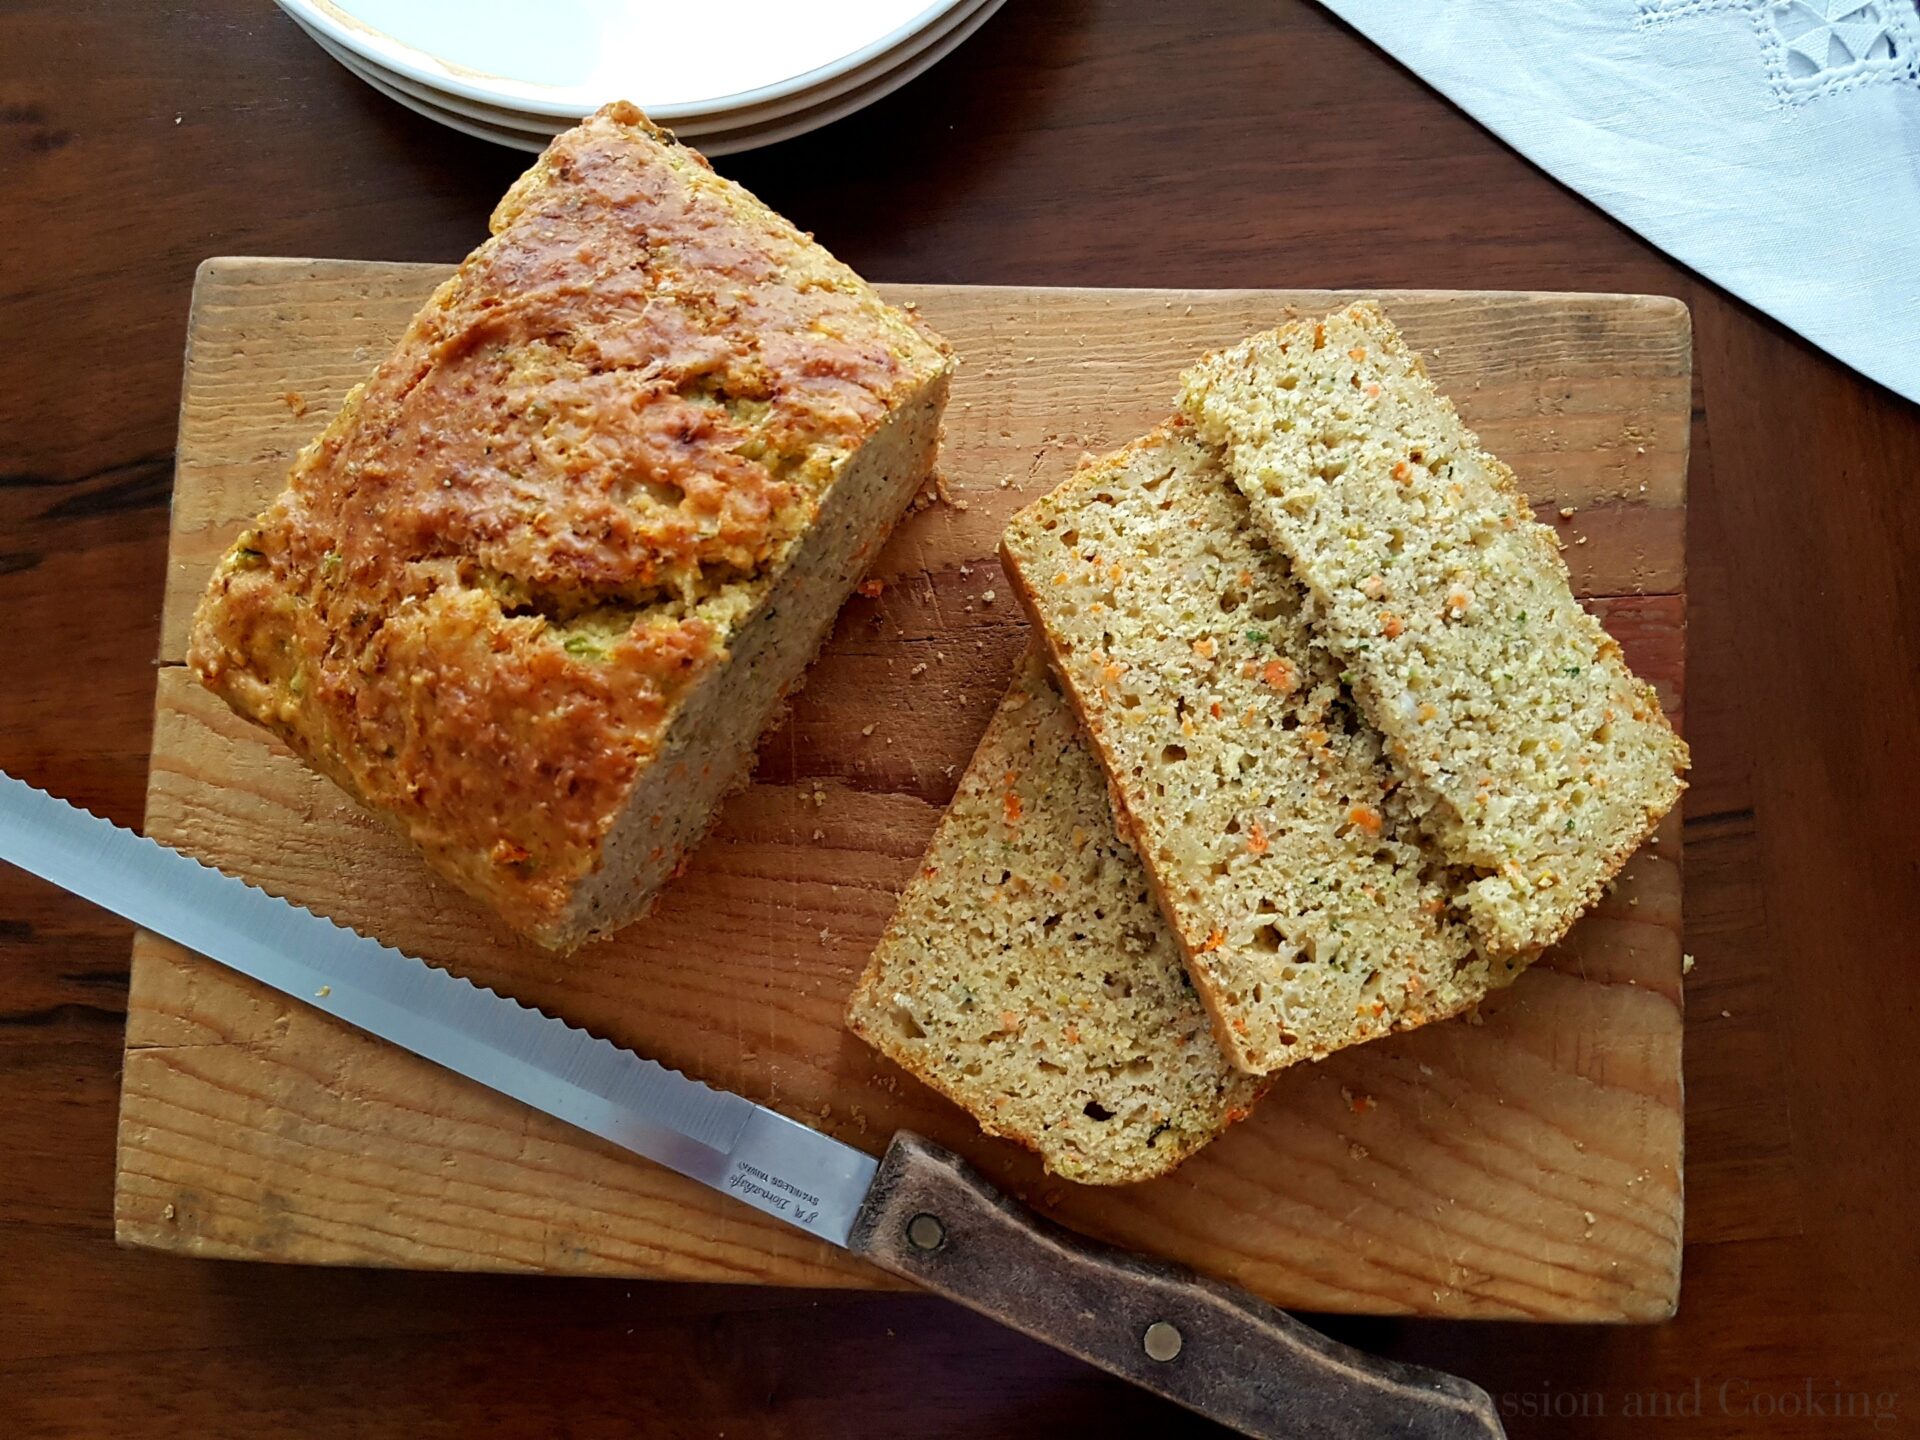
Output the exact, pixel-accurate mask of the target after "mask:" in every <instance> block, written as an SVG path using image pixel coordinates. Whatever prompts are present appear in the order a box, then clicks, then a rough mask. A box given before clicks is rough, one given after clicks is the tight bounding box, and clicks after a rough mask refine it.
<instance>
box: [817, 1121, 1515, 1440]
mask: <svg viewBox="0 0 1920 1440" xmlns="http://www.w3.org/2000/svg"><path fill="white" fill-rule="evenodd" d="M847 1244H848V1248H849V1249H851V1250H852V1251H853V1252H854V1253H855V1254H856V1255H864V1256H865V1257H866V1258H867V1259H869V1260H871V1261H872V1262H873V1263H874V1264H876V1265H878V1266H880V1267H881V1268H882V1269H884V1270H890V1271H892V1272H893V1273H894V1274H895V1275H899V1276H902V1277H904V1278H906V1279H908V1280H912V1281H914V1282H915V1283H916V1284H919V1285H922V1286H924V1287H925V1288H927V1289H928V1290H931V1291H933V1292H934V1293H936V1294H939V1295H944V1296H946V1297H947V1298H948V1299H949V1300H956V1301H958V1302H959V1303H960V1304H962V1305H965V1306H967V1307H969V1308H970V1309H974V1310H978V1311H979V1312H980V1313H981V1314H983V1315H988V1316H991V1317H992V1318H993V1319H995V1320H998V1321H1000V1322H1001V1323H1002V1324H1004V1325H1009V1326H1011V1327H1012V1328H1013V1329H1015V1330H1018V1331H1020V1332H1022V1333H1023V1334H1026V1335H1031V1336H1032V1337H1033V1338H1034V1339H1036V1340H1041V1341H1044V1342H1045V1343H1047V1344H1049V1345H1051V1346H1053V1347H1054V1348H1055V1349H1058V1350H1064V1351H1066V1352H1067V1353H1068V1354H1069V1355H1076V1356H1078V1357H1079V1358H1080V1359H1082V1360H1085V1361H1087V1362H1088V1363H1089V1364H1092V1365H1097V1366H1099V1367H1100V1368H1101V1369H1102V1370H1106V1371H1108V1372H1110V1373H1111V1374H1114V1375H1118V1376H1120V1377H1121V1378H1122V1379H1125V1380H1131V1381H1132V1382H1133V1383H1134V1384H1136V1385H1139V1386H1142V1387H1144V1388H1145V1389H1148V1390H1151V1391H1153V1392H1155V1393H1156V1394H1159V1395H1164V1396H1166V1397H1167V1398H1168V1399H1169V1400H1173V1401H1177V1402H1178V1403H1179V1404H1182V1405H1185V1406H1187V1407H1188V1408H1189V1409H1192V1410H1197V1411H1199V1412H1200V1413H1201V1414H1202V1415H1206V1416H1208V1417H1210V1418H1212V1419H1214V1420H1217V1421H1219V1422H1220V1423H1221V1424H1223V1425H1229V1426H1232V1427H1233V1428H1234V1429H1236V1430H1238V1431H1240V1432H1241V1433H1242V1434H1245V1435H1254V1436H1261V1437H1271V1440H1383V1437H1391V1436H1404V1437H1407V1440H1467V1437H1474V1440H1486V1437H1489V1436H1504V1435H1505V1434H1506V1431H1505V1430H1504V1429H1503V1428H1502V1426H1501V1424H1500V1421H1499V1419H1498V1418H1497V1416H1496V1415H1495V1413H1494V1407H1493V1401H1492V1399H1491V1397H1489V1396H1488V1395H1487V1393H1486V1391H1484V1390H1482V1389H1480V1387H1479V1386H1477V1385H1473V1384H1470V1383H1468V1382H1467V1381H1465V1380H1460V1379H1457V1378H1455V1377H1454V1376H1452V1375H1445V1374H1442V1373H1440V1372H1439V1371H1437V1370H1423V1369H1420V1368H1418V1367H1415V1366H1411V1365H1401V1364H1397V1363H1396V1362H1394V1361H1391V1360H1377V1359H1374V1358H1372V1357H1370V1356H1367V1355H1363V1354H1361V1353H1360V1352H1359V1351H1357V1350H1354V1349H1351V1348H1349V1347H1348V1346H1345V1345H1342V1344H1339V1343H1338V1342H1336V1341H1333V1340H1329V1339H1328V1338H1327V1337H1326V1336H1324V1335H1321V1334H1320V1333H1319V1332H1317V1331H1314V1330H1310V1329H1308V1328H1307V1327H1306V1326H1304V1325H1302V1324H1301V1323H1300V1322H1299V1321H1297V1320H1294V1319H1293V1318H1291V1317H1290V1316H1288V1315H1285V1314H1283V1313H1282V1312H1281V1311H1279V1310H1276V1309H1275V1308H1274V1307H1273V1306H1271V1305H1269V1304H1267V1303H1266V1302H1265V1301H1264V1300H1259V1299H1256V1298H1255V1297H1254V1296H1252V1295H1249V1294H1247V1293H1246V1292H1244V1291H1241V1290H1235V1289H1233V1288H1232V1287H1231V1286H1227V1285H1222V1284H1220V1283H1218V1282H1217V1281H1213V1280H1209V1279H1207V1278H1206V1277H1204V1276H1201V1275H1196V1274H1194V1273H1192V1272H1191V1271H1188V1270H1184V1269H1182V1268H1180V1267H1177V1266H1174V1265H1168V1264H1165V1263H1162V1262H1159V1261H1154V1260H1147V1259H1143V1258H1142V1257H1140V1256H1138V1255H1133V1254H1129V1253H1128V1252H1126V1251H1124V1250H1116V1249H1113V1248H1112V1247H1110V1246H1106V1245H1101V1244H1098V1243H1097V1242H1095V1241H1091V1240H1087V1239H1085V1238H1084V1237H1082V1236H1079V1235H1075V1234H1074V1233H1073V1232H1071V1231H1069V1230H1066V1229H1063V1228H1062V1227H1060V1226H1058V1225H1055V1224H1054V1223H1053V1222H1051V1221H1049V1220H1045V1219H1042V1218H1041V1217H1039V1216H1037V1215H1034V1214H1032V1213H1031V1212H1029V1211H1028V1210H1026V1209H1025V1208H1024V1207H1023V1206H1020V1205H1018V1204H1015V1203H1014V1202H1013V1201H1012V1200H1009V1199H1008V1198H1007V1197H1006V1196H1004V1195H1002V1194H1000V1192H999V1191H997V1190H995V1189H994V1188H993V1186H992V1185H990V1184H988V1183H987V1181H986V1179H985V1178H984V1177H983V1176H982V1175H980V1174H979V1173H978V1172H977V1171H975V1170H974V1169H973V1168H972V1167H971V1166H969V1165H968V1164H967V1163H966V1162H965V1161H963V1160H962V1159H960V1157H959V1156H957V1155H955V1154H953V1153H951V1152H950V1151H947V1150H943V1149H942V1148H940V1147H939V1146H938V1145H934V1144H931V1143H930V1142H928V1141H926V1140H923V1139H921V1138H920V1137H919V1136H917V1135H911V1134H908V1133H906V1132H904V1131H903V1132H901V1133H900V1134H899V1135H896V1136H895V1137H894V1141H893V1144H892V1145H891V1146H890V1147H888V1150H887V1153H886V1156H885V1157H884V1158H883V1159H882V1160H881V1162H880V1169H879V1171H878V1172H877V1173H876V1174H875V1176H874V1180H873V1188H872V1189H871V1190H870V1191H869V1192H868V1195H867V1201H866V1204H865V1205H864V1206H863V1207H862V1209H861V1211H860V1214H859V1217H858V1218H857V1219H856V1220H855V1221H854V1226H853V1234H852V1236H851V1237H850V1238H849V1240H848V1242H847Z"/></svg>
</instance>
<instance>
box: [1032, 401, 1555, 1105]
mask: <svg viewBox="0 0 1920 1440" xmlns="http://www.w3.org/2000/svg"><path fill="white" fill-rule="evenodd" d="M1001 552H1002V557H1003V559H1004V560H1005V562H1006V564H1007V567H1008V569H1009V571H1010V573H1012V574H1013V576H1014V577H1015V580H1016V583H1017V586H1018V588H1019V590H1020V591H1021V594H1022V598H1023V600H1024V601H1025V602H1026V604H1027V606H1028V608H1029V610H1030V611H1031V612H1032V614H1033V617H1034V619H1035V621H1036V623H1037V624H1038V626H1039V628H1040V630H1041V632H1042V634H1043V636H1044V637H1045V641H1046V644H1047V647H1048V650H1049V652H1050V654H1051V657H1052V659H1053V661H1054V664H1055V666H1056V667H1057V669H1058V670H1059V673H1060V676H1061V678H1062V680H1063V681H1064V683H1065V686H1066V689H1067V691H1068V693H1069V694H1070V695H1071V697H1072V699H1073V701H1074V703H1075V705H1076V706H1077V707H1078V709H1079V711H1080V713H1081V715H1082V716H1083V718H1084V719H1085V722H1086V727H1087V732H1088V735H1089V738H1090V740H1091V743H1092V745H1093V747H1094V749H1095V751H1096V753H1097V754H1098V755H1099V757H1100V760H1101V762H1102V764H1103V766H1104V768H1105V770H1106V773H1107V775H1108V777H1109V779H1110V781H1111V783H1112V788H1113V794H1114V797H1115V799H1114V808H1115V811H1116V813H1117V814H1118V815H1119V816H1120V817H1121V823H1122V825H1123V827H1130V828H1131V830H1132V831H1133V835H1134V841H1135V844H1136V846H1137V848H1138V850H1139V853H1140V856H1141V859H1142V861H1143V862H1144V864H1145V866H1146V869H1147V872H1148V874H1149V875H1150V876H1151V877H1152V880H1153V883H1154V886H1155V888H1156V890H1157V891H1158V898H1159V900H1160V902H1161V908H1162V910H1163V911H1164V912H1165V914H1166V916H1167V918H1168V920H1169V921H1170V922H1171V924H1172V926H1173V928H1174V930H1175V932H1176V934H1177V935H1178V936H1179V939H1180V942H1181V947H1182V950H1183V953H1184V954H1185V957H1186V961H1187V966H1188V969H1189V971H1190V973H1191V975H1192V978H1193V981H1194V985H1195V987H1196V988H1197V989H1198V990H1199V992H1200V994H1201V996H1202V997H1203V998H1204V999H1205V1001H1206V1003H1207V1006H1208V1008H1209V1010H1210V1011H1211V1012H1212V1014H1213V1018H1214V1023H1215V1029H1216V1033H1217V1034H1218V1036H1219V1038H1220V1041H1221V1043H1222V1045H1223V1046H1224V1047H1225V1048H1226V1049H1227V1051H1228V1053H1229V1054H1230V1055H1231V1056H1232V1057H1233V1059H1234V1061H1235V1063H1236V1064H1238V1065H1239V1066H1241V1068H1243V1069H1246V1070H1249V1071H1253V1072H1256V1073H1264V1072H1268V1071H1272V1070H1276V1069H1279V1068H1280V1067H1282V1066H1285V1065H1288V1064H1291V1063H1293V1062H1295V1061H1298V1060H1305V1059H1313V1058H1318V1057H1321V1056H1324V1055H1326V1054H1328V1053H1330V1052H1332V1051H1334V1050H1337V1049H1340V1048H1341V1047H1343V1046H1346V1045H1351V1044H1354V1043H1355V1042H1357V1041H1362V1040H1367V1039H1370V1038H1372V1037H1374V1036H1378V1035H1382V1034H1385V1033H1387V1032H1388V1031H1389V1030H1393V1029H1401V1028H1406V1027H1410V1026H1413V1025H1419V1024H1423V1023H1425V1022H1427V1021H1430V1020H1436V1019H1439V1018H1442V1017H1444V1016H1447V1015H1452V1014H1454V1013H1457V1012H1458V1011H1460V1010H1462V1009H1465V1008H1466V1007H1468V1006H1470V1005H1472V1004H1473V1003H1474V1002H1475V1001H1476V1000H1478V999H1479V998H1480V997H1481V996H1482V995H1484V994H1485V993H1486V992H1487V991H1488V990H1489V989H1490V988H1492V987H1494V986H1496V985H1498V984H1501V983H1503V982H1504V981H1506V980H1507V979H1509V978H1510V977H1511V975H1512V974H1513V973H1514V972H1515V970H1516V969H1517V968H1518V966H1517V964H1506V963H1501V964H1492V963H1489V962H1488V961H1486V960H1485V959H1483V958H1482V957H1480V956H1479V955H1477V954H1476V953H1475V951H1474V949H1473V946H1472V944H1471V942H1470V939H1469V937H1468V935H1467V932H1466V930H1465V928H1464V927H1463V926H1462V925H1460V924H1459V923H1458V921H1457V920H1456V918H1455V917H1454V915H1453V912H1452V900H1453V896H1454V890H1453V888H1452V886H1453V880H1454V877H1453V876H1452V875H1451V873H1450V872H1449V871H1448V870H1447V869H1446V867H1444V866H1442V865H1439V864H1436V863H1434V862H1433V860H1432V858H1431V857H1430V856H1429V855H1428V853H1427V852H1426V851H1425V850H1423V849H1422V844H1421V836H1420V833H1419V830H1418V827H1417V825H1416V824H1415V823H1414V819H1413V816H1412V815H1411V813H1410V812H1409V809H1408V806H1407V804H1406V802H1405V800H1404V798H1403V796H1402V795H1401V793H1400V790H1399V788H1398V786H1397V784H1396V782H1395V780H1394V777H1393V775H1392V773H1391V772H1390V770H1389V769H1388V767H1387V765H1386V763H1385V760H1384V757H1383V756H1382V755H1381V753H1380V751H1381V744H1380V738H1379V736H1378V735H1377V734H1376V733H1375V732H1374V730H1373V729H1372V728H1371V727H1370V726H1368V725H1367V724H1366V723H1365V722H1364V721H1363V720H1362V719H1361V718H1360V716H1359V714H1358V713H1357V711H1356V710H1355V708H1354V706H1353V704H1352V701H1351V698H1350V697H1349V696H1348V694H1347V692H1346V690H1345V688H1344V687H1343V685H1342V684H1341V680H1340V675H1339V667H1338V665H1337V664H1336V663H1335V662H1334V661H1333V659H1332V657H1331V656H1329V655H1328V654H1327V653H1326V651H1325V650H1324V649H1323V648H1321V647H1320V646H1319V645H1317V644H1316V643H1315V642H1314V640H1313V637H1312V635H1311V633H1310V631H1309V629H1308V626H1307V621H1306V616H1305V615H1304V613H1303V610H1302V602H1301V596H1300V592H1299V590H1298V588H1297V587H1296V586H1295V584H1294V582H1293V579H1292V577H1291V575H1290V573H1289V571H1288V567H1287V564H1286V561H1285V560H1284V558H1283V557H1282V556H1280V555H1279V554H1278V553H1277V552H1276V551H1275V550H1274V549H1273V548H1272V547H1271V545H1270V544H1269V542H1268V541H1267V540H1266V539H1265V537H1264V536H1262V535H1261V534H1260V533H1259V532H1258V531H1257V530H1255V529H1254V528H1253V527H1252V526H1251V525H1250V524H1249V522H1248V519H1247V506H1246V502H1245V500H1244V499H1243V498H1242V497H1241V496H1240V494H1239V493H1238V492H1237V491H1236V490H1235V489H1234V488H1233V486H1232V485H1231V484H1230V483H1229V482H1228V480H1227V478H1226V476H1225V474H1224V473H1223V472H1222V471H1221V469H1220V467H1219V465H1218V464H1217V462H1216V459H1215V457H1214V455H1213V454H1212V452H1210V451H1209V450H1208V449H1207V448H1206V447H1205V446H1203V445H1201V444H1200V443H1198V442H1197V441H1195V440H1194V439H1193V438H1191V436H1190V435H1188V434H1186V433H1183V432H1181V431H1180V430H1178V429H1165V430H1161V431H1156V432H1155V433H1154V434H1151V435H1149V436H1147V437H1146V438H1144V439H1142V440H1139V441H1136V442H1135V443H1134V444H1132V445H1130V446H1128V447H1127V448H1125V449H1124V450H1121V451H1120V452H1118V453H1117V454H1114V455H1111V456H1108V457H1107V458H1105V459H1103V460H1099V461H1096V462H1094V463H1092V464H1090V465H1088V466H1087V467H1085V468H1083V469H1082V470H1081V471H1080V472H1079V473H1078V474H1077V475H1075V476H1074V477H1073V479H1071V480H1070V481H1068V482H1067V483H1066V484H1065V485H1063V486H1061V487H1060V488H1059V489H1058V490H1056V491H1055V492H1054V493H1053V494H1051V495H1049V496H1047V497H1046V498H1045V499H1043V500H1041V501H1040V502H1038V503H1037V504H1035V505H1032V506H1030V507H1028V508H1027V509H1026V510H1023V511H1021V512H1020V514H1018V515H1017V516H1015V517H1014V521H1013V523H1012V525H1011V526H1010V527H1009V528H1008V530H1007V532H1006V535H1005V537H1004V539H1003V541H1002V545H1001Z"/></svg>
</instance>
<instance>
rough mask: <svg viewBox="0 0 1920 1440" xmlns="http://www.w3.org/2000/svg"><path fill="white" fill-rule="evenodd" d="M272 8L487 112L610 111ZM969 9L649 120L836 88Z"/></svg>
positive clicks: (337, 18) (330, 8)
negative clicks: (476, 78)
mask: <svg viewBox="0 0 1920 1440" xmlns="http://www.w3.org/2000/svg"><path fill="white" fill-rule="evenodd" d="M274 3H275V4H276V5H278V6H279V7H280V8H281V9H282V10H284V11H286V12H287V13H288V14H289V15H291V16H294V17H295V18H305V19H307V20H309V21H311V22H312V23H311V25H310V26H307V27H303V28H309V29H317V30H319V31H320V32H321V33H324V34H326V35H327V36H328V37H329V38H330V39H332V40H333V41H334V43H335V44H337V45H339V46H341V47H342V48H343V49H345V50H347V51H349V52H350V53H352V54H354V55H358V56H361V57H362V58H363V59H365V60H366V61H368V62H370V63H377V64H378V65H380V66H381V68H383V69H386V70H391V71H393V72H394V73H396V74H399V75H405V76H407V77H408V78H410V79H413V80H417V81H418V82H419V83H420V84H422V85H425V86H427V87H428V88H429V89H432V90H437V91H441V92H442V93H445V94H449V95H459V96H463V97H464V98H466V99H469V100H474V101H477V102H480V103H482V104H491V105H493V106H494V107H495V108H497V109H506V110H519V111H522V112H523V113H526V114H529V115H541V116H547V115H551V116H554V117H556V118H562V119H570V120H578V119H579V118H580V116H581V115H582V114H584V113H587V112H588V111H591V110H594V109H597V108H599V105H600V104H602V103H605V102H604V100H602V101H596V102H593V103H588V102H587V101H586V100H584V99H577V98H569V99H565V100H561V99H554V98H542V97H541V96H540V95H539V94H537V93H534V92H539V91H546V92H547V93H548V96H549V97H551V96H552V95H554V94H556V93H558V92H557V89H556V87H553V86H540V85H533V84H529V83H528V82H525V81H515V80H512V79H510V78H509V77H506V76H499V77H495V78H497V79H499V80H500V81H502V82H504V83H505V84H507V85H509V86H518V87H520V88H521V89H523V90H525V91H527V92H529V93H527V94H525V95H521V94H516V93H514V92H513V91H511V90H501V89H497V88H490V87H488V86H485V85H480V84H476V83H475V82H473V81H471V80H468V79H465V78H463V77H462V76H461V75H459V74H457V73H455V72H453V71H452V70H450V69H449V68H448V67H447V64H446V62H444V61H442V60H440V59H439V57H437V56H435V55H433V54H431V53H430V52H428V51H425V50H420V49H418V48H417V47H414V46H411V45H407V44H404V43H402V42H401V41H399V40H396V39H395V38H394V37H393V36H391V35H388V34H387V33H386V32H385V31H383V30H377V29H374V28H373V27H372V26H370V25H367V24H366V23H365V22H363V21H360V20H358V19H351V17H349V16H348V15H347V13H346V12H345V11H342V10H340V9H339V7H338V6H337V5H336V4H335V0H274ZM963 3H965V0H927V3H926V4H924V5H923V7H922V8H921V10H920V11H919V12H918V13H916V14H915V15H914V17H913V18H912V19H910V20H908V21H906V22H904V23H903V24H901V25H899V26H897V27H896V28H894V29H893V30H891V31H889V32H888V33H887V34H885V35H883V36H880V37H878V38H877V39H874V40H871V41H869V42H868V43H867V44H865V45H863V46H861V47H859V48H858V49H856V50H851V51H849V52H847V53H846V54H845V55H842V56H841V57H840V58H839V59H837V60H834V61H831V62H829V63H828V64H825V65H819V66H815V67H814V68H813V69H812V70H808V71H805V72H803V73H802V74H799V75H793V76H789V77H787V78H786V79H784V80H780V81H776V82H774V83H772V84H768V85H762V86H756V87H754V88H752V89H747V90H740V91H736V92H734V93H733V94H730V95H716V96H708V97H704V98H702V99H700V100H688V101H678V102H674V103H671V104H661V105H655V106H648V107H646V109H647V113H648V114H649V115H651V116H652V117H653V118H654V119H656V120H658V121H660V122H662V123H670V122H671V121H674V120H677V119H681V118H683V117H684V118H691V117H692V116H694V115H699V114H710V113H724V112H726V111H728V110H732V109H738V108H745V107H747V106H750V105H758V104H762V103H764V102H766V101H771V100H777V99H780V98H782V97H783V96H786V95H789V94H792V93H794V92H795V91H800V90H807V89H812V88H815V87H817V86H819V85H821V84H824V83H827V82H829V81H831V80H832V79H833V78H834V77H835V76H836V75H838V74H841V73H844V72H845V71H846V70H848V69H853V68H857V67H859V66H861V65H864V64H866V63H867V62H868V61H870V60H873V59H876V58H878V57H880V56H882V55H885V54H886V53H887V52H889V51H891V50H894V49H897V48H899V47H900V46H901V45H902V44H904V43H905V42H906V41H907V40H909V39H911V38H912V37H913V36H914V35H916V34H918V33H919V32H920V31H921V30H923V29H925V28H926V27H927V26H929V25H930V24H933V23H934V22H936V21H937V20H938V19H939V18H940V17H941V16H943V15H945V14H946V13H947V12H948V11H950V10H952V9H954V8H956V7H957V6H959V5H961V4H963ZM350 19H351V23H349V21H350ZM636 103H641V102H636Z"/></svg>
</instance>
